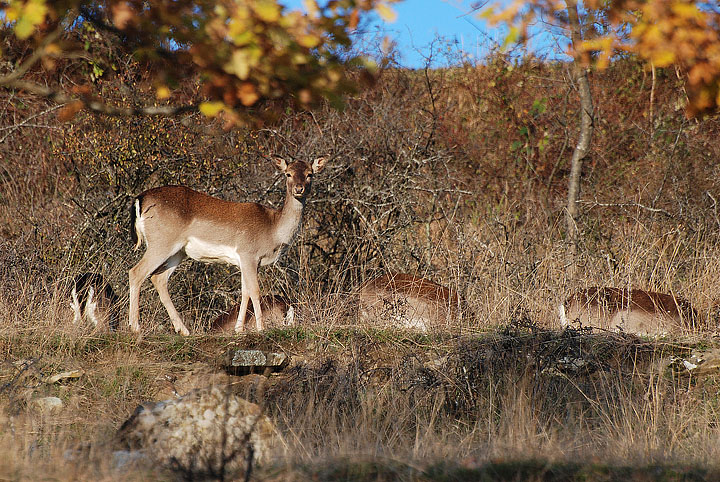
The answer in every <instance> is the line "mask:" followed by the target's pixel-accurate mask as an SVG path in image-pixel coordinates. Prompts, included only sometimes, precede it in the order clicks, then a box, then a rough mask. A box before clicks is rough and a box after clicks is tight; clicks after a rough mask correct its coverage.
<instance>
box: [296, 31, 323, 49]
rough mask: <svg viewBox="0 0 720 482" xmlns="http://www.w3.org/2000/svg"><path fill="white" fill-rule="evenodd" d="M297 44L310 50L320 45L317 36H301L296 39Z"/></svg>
mask: <svg viewBox="0 0 720 482" xmlns="http://www.w3.org/2000/svg"><path fill="white" fill-rule="evenodd" d="M297 43H299V44H300V45H302V46H303V47H306V48H309V49H312V48H315V47H317V46H318V45H320V37H318V36H317V35H310V34H307V35H301V36H299V37H298V39H297Z"/></svg>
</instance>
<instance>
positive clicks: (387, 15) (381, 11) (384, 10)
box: [375, 3, 397, 22]
mask: <svg viewBox="0 0 720 482" xmlns="http://www.w3.org/2000/svg"><path fill="white" fill-rule="evenodd" d="M375 10H377V13H378V15H380V18H382V19H383V20H385V21H386V22H394V21H395V19H397V14H396V13H395V11H394V10H393V9H392V8H390V7H388V6H387V4H385V3H378V5H377V7H375Z"/></svg>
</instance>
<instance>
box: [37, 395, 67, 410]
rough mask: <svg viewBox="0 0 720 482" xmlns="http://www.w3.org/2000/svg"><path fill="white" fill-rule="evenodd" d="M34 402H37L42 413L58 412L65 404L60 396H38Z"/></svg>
mask: <svg viewBox="0 0 720 482" xmlns="http://www.w3.org/2000/svg"><path fill="white" fill-rule="evenodd" d="M33 404H35V406H36V407H37V408H38V409H39V410H40V411H41V412H42V413H53V412H57V411H59V410H60V409H62V408H63V406H64V405H65V404H64V403H63V401H62V400H60V399H59V398H58V397H43V398H36V399H35V400H33Z"/></svg>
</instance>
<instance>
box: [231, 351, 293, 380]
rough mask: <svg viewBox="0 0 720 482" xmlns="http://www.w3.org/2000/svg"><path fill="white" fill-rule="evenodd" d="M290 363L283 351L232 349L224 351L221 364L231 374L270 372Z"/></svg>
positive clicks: (282, 368) (283, 367)
mask: <svg viewBox="0 0 720 482" xmlns="http://www.w3.org/2000/svg"><path fill="white" fill-rule="evenodd" d="M289 363H290V357H289V356H288V355H287V354H285V353H276V352H268V351H262V350H238V349H232V350H228V351H227V352H226V353H225V356H224V360H223V365H224V367H225V370H226V371H228V372H229V373H231V374H233V375H248V374H250V373H262V374H270V373H275V372H279V371H282V370H284V369H285V368H286V367H287V366H288V364H289Z"/></svg>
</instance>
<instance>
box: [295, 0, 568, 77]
mask: <svg viewBox="0 0 720 482" xmlns="http://www.w3.org/2000/svg"><path fill="white" fill-rule="evenodd" d="M320 1H321V3H322V0H320ZM284 3H285V4H286V5H288V6H289V7H290V8H291V9H297V8H300V9H302V8H303V7H302V1H301V0H285V1H284ZM475 3H483V2H477V0H405V1H402V2H397V3H392V4H391V7H392V9H393V10H394V11H395V13H396V14H397V19H396V20H395V21H394V22H392V23H387V22H383V21H382V20H380V19H379V17H378V16H377V15H375V16H374V17H373V23H372V28H370V29H368V32H367V33H366V35H365V37H366V42H367V43H369V44H370V45H371V50H372V45H374V44H378V45H379V43H380V41H379V38H380V37H383V36H387V37H389V38H391V39H392V40H393V41H394V42H395V43H396V45H397V51H398V53H399V58H398V60H399V63H400V65H401V66H403V67H411V68H421V67H424V66H425V64H426V62H427V59H428V58H429V57H430V56H431V54H432V59H433V64H432V65H433V66H435V67H440V66H443V65H447V64H448V63H456V62H457V61H458V60H459V56H460V53H461V52H462V53H463V55H465V56H466V58H469V59H470V60H477V59H482V58H483V57H484V56H485V55H486V54H487V53H488V52H489V51H490V50H491V49H492V48H496V47H497V46H499V45H502V43H503V41H504V38H505V31H504V30H501V29H499V28H497V27H490V26H488V25H487V24H486V23H485V22H484V21H483V20H481V19H479V18H478V15H477V13H471V8H472V7H471V5H473V4H475ZM487 3H488V4H492V3H494V0H490V1H489V2H487ZM438 39H440V40H438ZM554 46H555V40H554V39H553V38H552V37H551V36H550V35H549V34H543V35H542V36H539V37H536V38H535V39H533V40H531V44H530V47H531V49H532V48H535V49H540V50H542V52H543V53H544V54H550V55H552V56H553V57H554V58H557V57H558V52H555V53H554V54H553V52H552V51H553V48H554Z"/></svg>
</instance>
